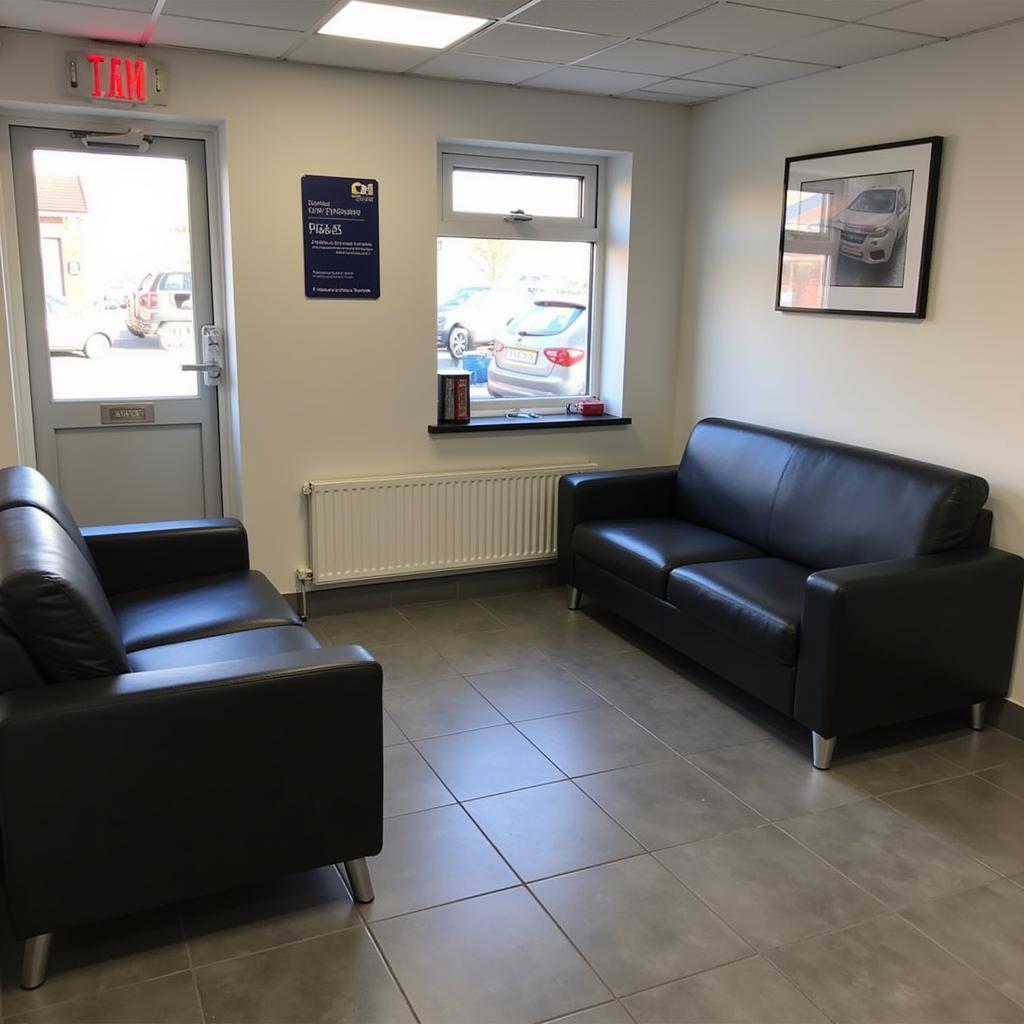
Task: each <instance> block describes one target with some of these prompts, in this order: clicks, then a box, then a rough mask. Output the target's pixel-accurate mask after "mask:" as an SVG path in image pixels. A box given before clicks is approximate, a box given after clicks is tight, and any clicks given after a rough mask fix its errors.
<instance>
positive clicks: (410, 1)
mask: <svg viewBox="0 0 1024 1024" xmlns="http://www.w3.org/2000/svg"><path fill="white" fill-rule="evenodd" d="M373 2H374V3H378V4H380V3H384V4H388V5H389V6H391V7H417V8H419V9H420V10H421V11H440V12H441V13H443V14H465V15H468V16H469V17H471V18H487V19H489V20H492V21H493V20H494V19H495V18H504V17H505V15H507V14H511V13H512V12H513V11H514V10H515V9H516V8H517V7H522V6H523V4H524V3H525V2H526V0H373Z"/></svg>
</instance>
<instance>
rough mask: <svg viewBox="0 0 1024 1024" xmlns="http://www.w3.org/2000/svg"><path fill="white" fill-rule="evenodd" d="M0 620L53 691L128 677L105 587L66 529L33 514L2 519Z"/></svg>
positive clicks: (18, 511)
mask: <svg viewBox="0 0 1024 1024" xmlns="http://www.w3.org/2000/svg"><path fill="white" fill-rule="evenodd" d="M0 620H2V622H3V625H4V626H5V627H6V628H7V629H8V630H9V631H10V632H11V633H13V634H14V636H15V637H17V639H18V641H19V642H20V644H21V646H22V647H23V648H24V649H25V651H27V652H28V654H29V656H30V657H31V659H32V662H33V664H34V665H35V666H36V668H38V670H39V673H40V675H41V676H42V678H43V679H44V680H45V681H46V682H48V683H64V682H71V681H72V680H76V679H90V678H93V677H95V676H109V675H117V674H119V673H121V672H127V671H128V659H127V658H126V657H125V651H124V647H123V646H122V644H121V638H120V633H119V629H118V624H117V622H116V621H115V619H114V614H113V612H112V611H111V608H110V604H109V603H108V601H107V596H106V594H104V593H103V588H102V587H101V586H100V581H99V579H98V578H97V577H96V574H95V573H94V572H93V571H92V567H91V566H90V565H89V563H88V562H87V561H86V560H85V558H84V557H83V555H82V553H81V551H79V550H78V548H77V546H76V545H75V542H74V541H73V539H72V538H71V537H69V536H68V534H67V533H65V532H64V529H63V528H62V527H61V525H60V524H59V523H58V522H57V521H56V520H55V519H53V518H52V517H51V516H50V515H48V514H47V513H46V512H43V511H42V510H40V509H38V508H35V507H34V506H19V507H14V508H9V509H7V510H6V511H4V512H0ZM6 667H7V666H5V668H6Z"/></svg>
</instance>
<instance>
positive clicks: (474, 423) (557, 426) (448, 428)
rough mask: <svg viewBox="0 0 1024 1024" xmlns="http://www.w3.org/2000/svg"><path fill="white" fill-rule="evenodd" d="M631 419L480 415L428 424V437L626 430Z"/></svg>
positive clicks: (575, 416)
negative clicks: (549, 431)
mask: <svg viewBox="0 0 1024 1024" xmlns="http://www.w3.org/2000/svg"><path fill="white" fill-rule="evenodd" d="M632 422H633V420H632V418H631V417H629V416H612V415H610V414H608V413H605V414H604V415H603V416H578V415H567V414H565V413H561V414H560V415H558V416H542V417H541V418H540V419H538V420H534V419H520V418H518V417H517V418H516V419H509V418H508V417H507V416H476V417H474V418H473V419H472V420H470V421H469V422H468V423H428V424H427V433H428V434H483V433H486V432H488V431H490V432H493V431H497V430H563V429H565V428H567V427H568V428H569V429H570V430H574V429H577V428H579V427H625V426H628V425H629V424H630V423H632Z"/></svg>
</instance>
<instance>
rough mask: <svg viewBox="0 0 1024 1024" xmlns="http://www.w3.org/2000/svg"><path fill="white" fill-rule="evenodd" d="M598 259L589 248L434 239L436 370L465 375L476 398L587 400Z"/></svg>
mask: <svg viewBox="0 0 1024 1024" xmlns="http://www.w3.org/2000/svg"><path fill="white" fill-rule="evenodd" d="M593 259H594V246H593V243H591V242H548V241H533V240H529V241H527V240H523V239H507V238H450V237H440V238H438V240H437V338H436V341H437V367H438V369H439V370H444V369H452V368H461V369H463V370H466V371H469V373H470V397H471V399H472V400H473V401H476V402H478V401H485V400H487V399H489V398H505V399H522V400H523V401H524V402H529V400H530V399H539V398H565V399H569V398H578V397H579V396H581V395H586V394H587V393H588V387H589V379H590V350H591V345H590V305H591V288H592V276H593V274H592V268H593Z"/></svg>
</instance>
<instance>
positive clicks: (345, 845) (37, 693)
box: [0, 647, 383, 938]
mask: <svg viewBox="0 0 1024 1024" xmlns="http://www.w3.org/2000/svg"><path fill="white" fill-rule="evenodd" d="M381 719H382V714H381V669H380V666H379V665H378V664H377V663H376V662H375V661H374V660H373V659H372V657H371V656H370V655H369V654H367V652H366V651H364V650H363V649H362V648H361V647H334V648H321V649H319V650H311V651H299V652H292V653H287V654H281V655H272V656H262V657H254V658H246V659H241V660H238V661H229V662H221V663H215V664H211V665H208V666H201V667H198V668H196V667H189V668H180V669H162V670H158V671H152V672H137V673H129V674H125V675H119V676H113V677H106V678H101V679H92V680H86V681H82V682H75V683H65V684H60V685H53V686H46V687H36V688H33V689H30V690H20V691H14V692H9V693H6V694H4V695H3V696H2V697H0V820H2V822H3V854H4V865H5V872H6V888H7V893H8V908H9V912H10V920H11V924H12V926H13V928H14V931H15V934H16V935H17V936H18V937H19V938H24V937H26V936H29V935H34V934H38V933H41V932H49V931H53V930H55V929H60V928H66V927H70V926H73V925H75V924H79V923H82V922H86V921H91V920H98V919H102V918H106V917H111V916H115V915H118V914H124V913H130V912H132V911H135V910H140V909H144V908H147V907H153V906H159V905H162V904H165V903H171V902H174V901H176V900H179V899H183V898H187V897H190V896H195V895H198V894H201V893H205V892H213V891H216V890H218V889H223V888H228V887H232V886H236V885H244V884H247V883H249V882H253V881H256V880H259V879H264V878H270V877H273V876H274V875H276V874H282V873H285V872H289V871H299V870H304V869H306V868H311V867H315V866H319V865H323V864H329V863H332V862H337V861H341V860H351V859H355V858H358V857H363V856H368V855H373V854H376V853H378V852H379V851H380V847H381V833H382V817H383V797H382V733H381V727H382V721H381Z"/></svg>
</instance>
